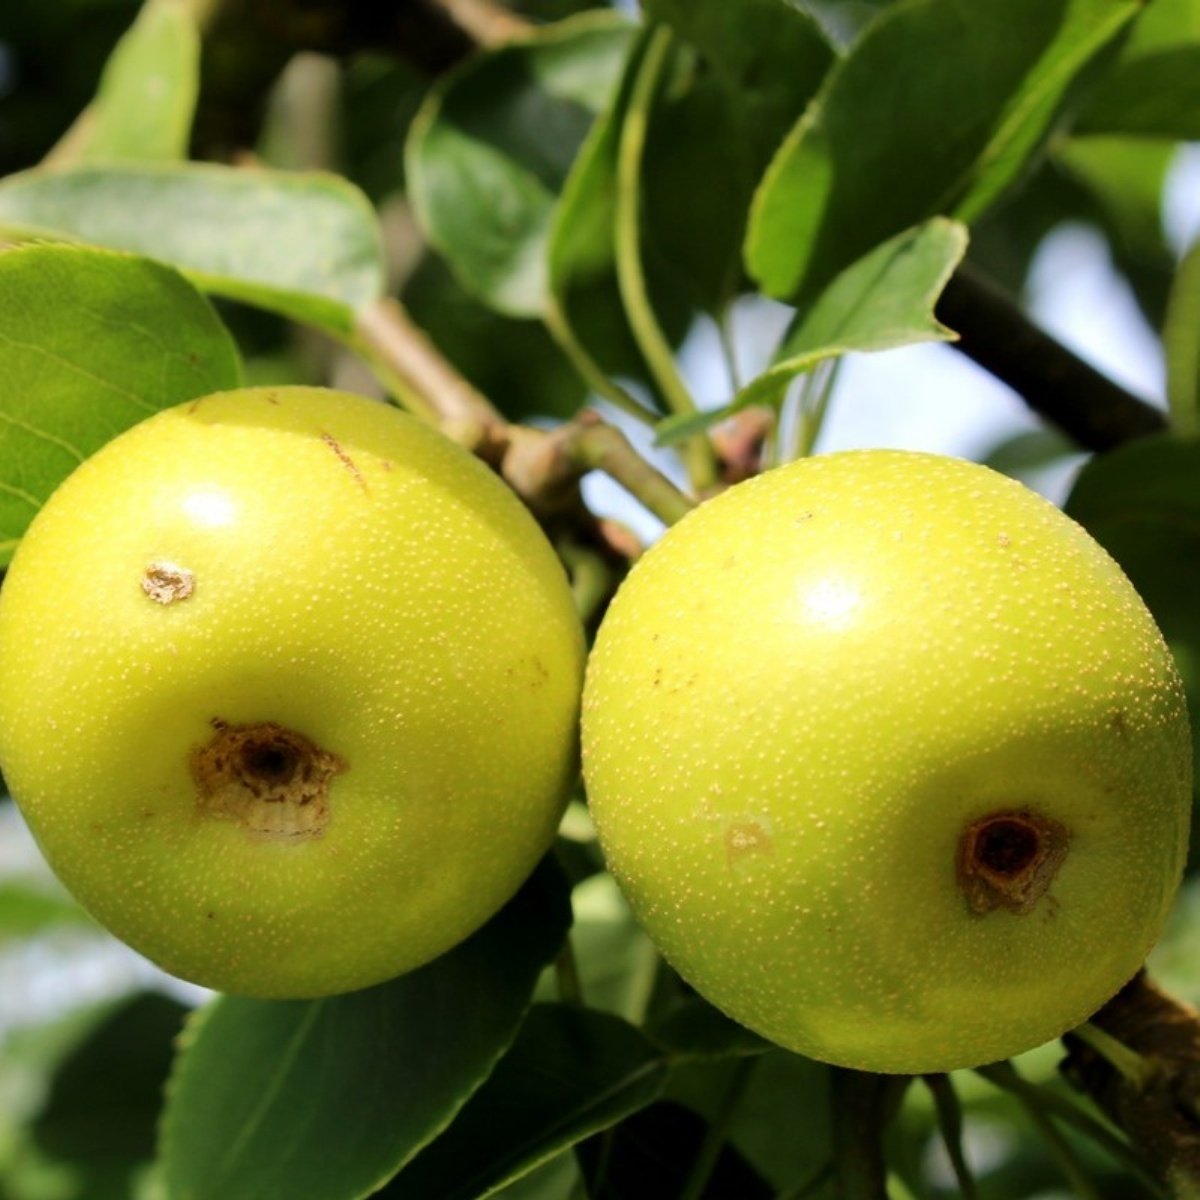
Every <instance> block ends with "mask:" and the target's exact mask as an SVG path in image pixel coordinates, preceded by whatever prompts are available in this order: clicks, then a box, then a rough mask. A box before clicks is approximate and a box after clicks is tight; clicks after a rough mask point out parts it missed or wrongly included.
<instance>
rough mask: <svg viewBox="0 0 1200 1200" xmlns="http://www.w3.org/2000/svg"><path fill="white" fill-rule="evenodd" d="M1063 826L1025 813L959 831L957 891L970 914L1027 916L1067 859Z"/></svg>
mask: <svg viewBox="0 0 1200 1200" xmlns="http://www.w3.org/2000/svg"><path fill="white" fill-rule="evenodd" d="M1070 840H1071V834H1070V831H1069V830H1068V829H1067V827H1066V826H1065V825H1062V824H1060V823H1059V822H1058V821H1054V820H1051V818H1049V817H1045V816H1042V815H1040V814H1039V813H1033V812H1028V811H1026V810H1020V811H1017V810H1013V811H1008V812H995V813H989V814H988V815H987V816H984V817H980V818H979V819H978V820H976V821H973V822H972V823H971V824H970V825H968V826H967V828H966V829H964V830H963V834H962V837H961V838H960V839H959V842H958V862H957V873H958V886H959V888H960V889H961V890H962V893H963V895H964V896H965V897H966V900H967V906H968V907H969V908H970V909H971V911H972V912H973V913H976V914H977V915H979V916H983V915H984V914H986V913H989V912H992V911H994V910H995V909H997V908H1005V909H1008V911H1009V912H1013V913H1027V912H1029V910H1030V909H1032V908H1033V906H1034V905H1035V904H1037V902H1038V901H1039V900H1040V899H1041V898H1042V896H1043V895H1045V893H1046V891H1047V889H1048V888H1049V887H1050V884H1051V883H1052V882H1053V881H1054V877H1055V875H1057V874H1058V869H1059V867H1060V866H1061V865H1062V862H1063V859H1064V858H1066V856H1067V848H1068V846H1069V844H1070Z"/></svg>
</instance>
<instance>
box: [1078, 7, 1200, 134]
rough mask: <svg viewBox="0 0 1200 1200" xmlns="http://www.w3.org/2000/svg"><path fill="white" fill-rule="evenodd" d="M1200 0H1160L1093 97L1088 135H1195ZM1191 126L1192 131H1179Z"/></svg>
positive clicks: (1083, 121) (1084, 119) (1084, 120)
mask: <svg viewBox="0 0 1200 1200" xmlns="http://www.w3.org/2000/svg"><path fill="white" fill-rule="evenodd" d="M1198 103H1200V2H1198V0H1154V2H1153V3H1152V4H1147V5H1146V7H1145V9H1144V11H1143V12H1142V14H1141V16H1140V17H1138V19H1137V21H1136V22H1135V23H1134V25H1133V28H1132V30H1131V32H1130V35H1129V37H1128V39H1126V41H1125V42H1124V44H1123V45H1122V47H1121V52H1120V54H1119V55H1118V56H1117V59H1116V61H1115V62H1114V63H1113V64H1112V66H1111V67H1110V69H1109V70H1108V71H1106V72H1105V74H1104V76H1103V78H1102V79H1100V80H1098V81H1097V84H1096V86H1095V87H1094V88H1093V89H1092V91H1091V93H1090V94H1089V95H1088V97H1087V103H1086V105H1085V107H1084V108H1083V110H1082V111H1081V113H1080V114H1079V117H1078V120H1077V128H1078V129H1079V130H1081V131H1085V132H1088V133H1122V134H1134V135H1138V136H1151V137H1191V138H1195V137H1197V136H1200V135H1197V134H1196V133H1195V132H1194V131H1195V130H1196V129H1197V128H1200V112H1198V110H1197V104H1198ZM1180 129H1190V130H1192V131H1193V132H1191V133H1177V132H1173V131H1175V130H1180Z"/></svg>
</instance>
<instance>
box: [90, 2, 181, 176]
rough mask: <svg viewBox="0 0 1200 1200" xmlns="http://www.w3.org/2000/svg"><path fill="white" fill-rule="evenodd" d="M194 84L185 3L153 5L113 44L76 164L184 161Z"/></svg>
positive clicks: (159, 3) (147, 6)
mask: <svg viewBox="0 0 1200 1200" xmlns="http://www.w3.org/2000/svg"><path fill="white" fill-rule="evenodd" d="M199 87H200V35H199V33H198V32H197V30H196V25H195V21H194V20H193V18H192V15H191V12H190V11H189V9H188V7H187V5H186V4H185V3H183V0H154V2H153V3H150V4H146V5H145V6H144V7H143V8H142V9H141V11H140V12H139V13H138V17H137V20H136V21H135V22H134V24H133V28H132V29H130V30H129V32H128V33H127V34H126V35H125V36H124V37H123V38H122V39H121V40H120V42H118V43H117V46H116V49H114V50H113V52H112V55H111V57H110V58H109V60H108V64H107V66H106V67H105V68H104V76H103V78H102V79H101V81H100V90H99V92H98V93H97V95H96V99H95V100H94V101H93V102H92V108H91V112H90V114H89V119H90V122H91V123H90V127H89V128H88V130H87V134H86V140H85V142H84V145H83V149H82V153H81V155H80V156H79V159H78V161H85V162H105V161H112V160H116V159H127V160H130V161H140V162H154V161H159V160H166V161H170V160H173V159H181V158H186V157H187V147H188V137H189V135H190V133H191V129H192V114H193V113H194V112H195V108H196V96H197V93H198V91H199Z"/></svg>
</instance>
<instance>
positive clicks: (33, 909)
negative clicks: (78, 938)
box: [0, 879, 93, 947]
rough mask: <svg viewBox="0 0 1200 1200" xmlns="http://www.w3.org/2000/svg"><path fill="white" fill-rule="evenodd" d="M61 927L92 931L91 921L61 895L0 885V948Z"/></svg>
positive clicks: (8, 882)
mask: <svg viewBox="0 0 1200 1200" xmlns="http://www.w3.org/2000/svg"><path fill="white" fill-rule="evenodd" d="M64 926H75V927H80V926H82V927H83V928H92V927H93V926H92V920H91V918H90V917H89V916H88V915H87V914H86V913H85V912H84V911H83V909H82V908H80V907H79V905H78V904H76V903H75V901H74V900H72V899H70V897H68V896H67V895H66V894H65V893H62V892H57V891H51V890H49V889H48V888H46V887H45V886H44V885H41V884H37V883H33V882H28V883H27V882H24V881H22V880H19V879H5V880H3V881H0V947H3V946H4V944H5V943H6V942H11V941H16V940H18V939H21V938H27V937H31V936H32V935H34V934H39V933H43V932H44V931H45V930H47V929H59V928H62V927H64Z"/></svg>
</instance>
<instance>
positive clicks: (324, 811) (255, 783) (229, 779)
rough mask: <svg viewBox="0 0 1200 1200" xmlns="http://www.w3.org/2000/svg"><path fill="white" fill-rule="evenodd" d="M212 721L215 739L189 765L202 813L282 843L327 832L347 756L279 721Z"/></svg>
mask: <svg viewBox="0 0 1200 1200" xmlns="http://www.w3.org/2000/svg"><path fill="white" fill-rule="evenodd" d="M211 724H212V727H213V729H214V730H215V732H214V734H213V736H212V737H211V738H210V739H209V740H208V742H206V743H205V744H204V745H203V746H197V747H196V748H195V749H193V750H192V753H191V756H190V760H189V766H190V768H191V772H192V778H193V780H195V783H196V802H197V805H198V807H199V808H200V810H201V811H202V812H203V813H205V814H207V815H209V816H215V817H221V818H225V819H226V820H233V821H237V822H238V823H239V824H241V825H243V826H244V827H245V828H246V830H247V831H248V832H250V833H253V834H256V835H259V836H262V837H271V838H278V839H281V840H297V841H303V840H306V839H309V838H316V837H320V836H321V835H322V834H323V833H324V832H325V827H326V826H327V825H328V824H329V787H330V783H331V781H332V780H333V778H334V776H336V775H340V774H341V773H342V772H343V771H345V770H346V769H347V764H346V762H345V760H344V759H342V758H340V757H339V756H338V755H336V754H333V753H331V752H330V751H328V750H323V749H321V747H320V746H318V745H316V744H315V743H314V742H312V741H311V740H310V739H309V738H307V737H305V736H304V734H302V733H297V732H296V731H295V730H294V729H287V728H285V727H284V726H283V725H278V724H276V723H275V722H274V721H262V722H259V723H256V724H249V725H231V724H229V723H228V722H226V721H222V720H220V719H219V718H216V717H214V718H213V720H212V722H211Z"/></svg>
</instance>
